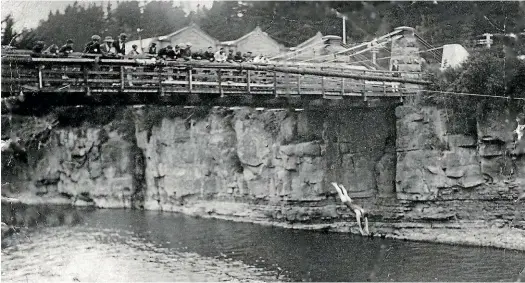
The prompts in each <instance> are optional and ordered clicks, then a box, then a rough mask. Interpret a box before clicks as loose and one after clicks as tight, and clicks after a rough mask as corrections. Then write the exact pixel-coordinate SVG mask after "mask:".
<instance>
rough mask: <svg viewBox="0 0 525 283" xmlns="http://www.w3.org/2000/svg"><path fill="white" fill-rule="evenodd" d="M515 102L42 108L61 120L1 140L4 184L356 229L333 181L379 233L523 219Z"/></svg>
mask: <svg viewBox="0 0 525 283" xmlns="http://www.w3.org/2000/svg"><path fill="white" fill-rule="evenodd" d="M480 107H481V106H480ZM108 113H110V114H108ZM515 115H516V113H510V112H509V111H507V112H504V111H503V112H502V111H501V108H498V109H489V108H486V107H485V108H483V109H481V110H480V111H478V114H475V115H473V117H471V118H470V119H465V126H459V127H458V126H457V125H456V124H458V122H457V121H456V122H451V119H452V120H453V119H456V118H458V117H457V116H454V113H452V114H451V113H449V112H447V110H446V109H440V108H438V107H432V106H425V107H422V106H418V107H416V106H398V107H397V108H362V109H357V108H356V109H350V110H348V111H344V112H333V111H329V110H317V111H316V110H307V111H271V110H266V111H256V110H254V109H248V108H242V109H236V110H229V109H217V108H215V109H184V108H174V107H165V106H157V107H142V108H117V109H109V110H108V109H96V110H95V109H83V110H78V109H77V110H71V109H69V110H67V111H63V112H61V113H59V114H53V115H48V116H47V117H46V119H47V120H50V121H54V120H57V121H58V122H56V121H55V123H54V124H53V123H51V122H50V123H48V124H49V125H54V126H49V125H48V126H47V127H43V128H44V129H46V130H45V133H46V134H45V135H38V141H39V142H38V143H36V142H33V143H26V144H25V146H26V150H27V153H28V159H27V161H22V160H20V159H17V158H15V157H14V155H13V154H10V153H9V152H7V151H6V152H3V153H2V181H3V184H2V194H3V195H7V196H10V197H18V198H20V199H23V200H24V201H25V202H53V203H72V204H75V205H88V206H96V207H125V208H131V207H135V208H141V207H144V208H145V209H152V210H166V211H180V212H184V213H190V214H197V215H201V216H211V217H220V218H226V219H231V220H240V221H252V222H259V223H270V224H274V225H281V226H294V227H301V228H311V229H332V230H338V231H352V232H356V231H357V228H356V227H355V223H354V222H355V221H353V220H352V217H353V216H352V215H351V213H350V211H349V210H348V209H347V208H346V207H343V206H341V205H340V203H339V200H338V199H337V198H336V197H337V195H336V193H335V191H334V190H333V188H332V187H331V186H330V182H333V181H337V182H339V183H342V184H344V185H345V187H346V188H347V189H348V190H349V194H350V196H351V197H353V198H354V199H355V200H356V201H357V202H358V203H360V204H361V205H362V206H364V207H365V208H366V209H368V210H370V212H371V231H372V232H375V233H381V234H387V235H389V236H396V237H407V238H417V239H428V240H435V241H440V238H436V236H435V235H436V234H437V232H434V230H432V229H433V228H442V229H457V228H465V227H466V228H473V227H477V228H479V229H491V227H500V228H501V227H507V228H508V227H510V226H512V227H515V228H514V229H523V228H524V222H525V221H524V215H523V206H520V204H519V203H514V201H513V200H514V199H516V198H517V194H518V193H519V192H520V190H522V188H523V187H525V157H524V154H523V152H520V150H519V148H520V146H521V147H523V145H520V144H519V143H518V145H517V146H515V145H514V142H513V136H512V131H513V130H514V129H515V124H514V123H513V122H514V119H515ZM9 121H10V122H7V120H6V119H3V128H4V132H3V134H4V133H6V129H7V130H8V131H10V132H12V135H18V136H19V137H20V136H21V137H22V139H23V140H36V139H37V137H36V136H37V135H35V134H32V137H31V136H27V137H24V134H23V133H21V132H20V129H24V128H25V129H26V131H27V130H28V128H30V129H29V130H30V131H29V132H31V131H32V132H35V130H34V129H35V128H37V127H36V126H34V125H31V126H28V125H29V124H28V118H25V119H22V118H19V117H18V118H17V119H12V120H9ZM32 121H34V120H32ZM39 121H45V119H39ZM459 124H462V123H459ZM20 125H24V126H20ZM39 132H41V131H39ZM4 136H5V135H4ZM42 136H44V137H45V138H42ZM523 142H524V141H521V143H523ZM4 180H5V181H4ZM441 231H442V230H441ZM520 231H521V233H522V232H523V231H522V230H520ZM410 233H412V234H413V235H415V234H417V235H419V236H417V237H411V236H410V235H411V234H410ZM418 233H419V234H418ZM513 233H514V232H513ZM458 237H463V236H458ZM521 239H524V238H523V237H522V238H521ZM441 241H445V242H446V241H453V240H450V239H443V238H442V239H441ZM456 242H458V241H456ZM466 242H468V243H478V242H479V243H478V244H487V245H497V244H495V243H492V242H490V243H487V242H486V241H485V242H483V241H482V240H479V239H473V240H470V241H468V240H467V241H466ZM523 242H525V241H523ZM503 246H506V247H511V246H512V245H510V246H509V245H506V244H505V245H503ZM518 248H524V247H521V246H518Z"/></svg>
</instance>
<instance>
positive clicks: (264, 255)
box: [2, 210, 525, 281]
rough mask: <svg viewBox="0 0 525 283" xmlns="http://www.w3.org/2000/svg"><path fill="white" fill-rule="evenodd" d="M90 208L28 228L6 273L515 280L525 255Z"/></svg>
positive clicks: (7, 258)
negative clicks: (79, 218) (71, 221)
mask: <svg viewBox="0 0 525 283" xmlns="http://www.w3.org/2000/svg"><path fill="white" fill-rule="evenodd" d="M82 215H83V217H84V219H83V223H82V225H80V226H75V227H68V226H60V227H54V228H50V227H48V228H39V229H37V230H35V231H32V232H29V234H28V239H30V240H25V239H24V238H23V237H21V236H18V241H19V243H18V244H14V245H12V246H10V247H9V248H6V249H3V250H2V259H3V260H2V280H4V279H12V280H18V279H22V278H23V277H24V276H28V277H30V278H32V279H35V280H38V281H41V280H42V279H47V280H60V279H64V280H68V281H70V280H72V279H71V278H78V279H79V280H82V279H83V280H82V281H84V280H86V279H91V280H104V281H113V280H118V281H220V280H228V281H231V280H238V281H245V280H248V281H251V280H263V281H274V280H277V278H278V279H279V280H284V281H367V280H369V279H372V280H377V281H511V280H513V279H514V280H515V278H516V276H517V274H518V273H519V272H520V271H521V270H522V269H523V265H524V264H525V254H524V253H522V252H516V251H504V250H495V249H488V248H470V247H458V246H446V245H433V244H425V243H413V242H400V241H393V240H385V239H367V238H361V237H358V236H354V235H348V234H336V233H320V232H311V231H294V230H287V229H281V228H276V227H264V226H259V225H253V224H245V223H234V222H227V221H221V220H213V219H198V218H192V217H187V216H184V215H179V214H173V213H161V212H143V211H129V210H127V211H126V210H97V211H83V212H82ZM48 255H52V258H54V261H53V260H50V259H49V258H46V256H48ZM57 258H58V259H57ZM60 264H61V265H62V268H58V269H57V268H55V266H60ZM64 266H65V267H67V268H64ZM90 266H94V267H90ZM93 273H94V274H96V275H97V277H96V278H94V277H93V276H94V275H92V274H93ZM90 276H91V277H90ZM56 278H58V279H56ZM65 278H67V279H65Z"/></svg>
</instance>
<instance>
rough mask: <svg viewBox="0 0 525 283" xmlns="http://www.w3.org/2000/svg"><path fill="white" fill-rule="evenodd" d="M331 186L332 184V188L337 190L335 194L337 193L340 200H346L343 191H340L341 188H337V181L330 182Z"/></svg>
mask: <svg viewBox="0 0 525 283" xmlns="http://www.w3.org/2000/svg"><path fill="white" fill-rule="evenodd" d="M332 186H334V188H335V189H336V190H337V194H338V195H339V198H340V199H341V201H342V202H345V201H346V198H345V195H344V194H343V192H342V191H341V188H339V186H338V185H337V183H332Z"/></svg>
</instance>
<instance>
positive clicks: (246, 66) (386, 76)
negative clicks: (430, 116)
mask: <svg viewBox="0 0 525 283" xmlns="http://www.w3.org/2000/svg"><path fill="white" fill-rule="evenodd" d="M11 62H16V63H19V64H36V63H39V64H53V65H55V64H64V65H65V64H76V65H84V64H87V65H89V64H93V63H95V62H97V63H98V64H99V65H124V66H144V65H152V66H167V67H180V68H188V67H192V68H208V69H224V70H228V69H230V70H251V71H268V72H280V73H289V74H299V75H315V76H326V77H337V78H348V79H358V80H360V79H363V80H368V81H387V82H400V83H411V84H418V85H428V84H430V82H429V81H425V80H419V79H409V78H403V77H393V76H392V74H394V73H395V72H385V71H374V70H352V69H347V71H348V72H341V71H337V68H334V67H332V68H330V67H327V68H328V69H333V70H334V71H332V70H321V68H322V66H319V68H318V69H317V68H299V67H300V66H299V65H297V66H292V64H290V65H287V66H285V67H281V66H279V65H261V64H251V63H240V64H239V63H231V64H222V63H211V62H203V61H191V62H179V61H163V62H158V61H155V60H149V61H146V60H140V59H99V60H97V59H88V58H31V57H27V58H20V57H9V56H8V57H2V63H3V64H6V63H11ZM401 73H406V72H401ZM370 74H371V75H370ZM407 74H408V73H407ZM411 74H414V73H411ZM415 74H418V73H415Z"/></svg>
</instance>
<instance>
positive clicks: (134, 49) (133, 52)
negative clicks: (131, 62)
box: [128, 44, 140, 57]
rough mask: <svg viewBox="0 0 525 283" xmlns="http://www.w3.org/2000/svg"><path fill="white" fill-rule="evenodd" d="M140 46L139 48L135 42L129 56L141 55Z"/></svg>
mask: <svg viewBox="0 0 525 283" xmlns="http://www.w3.org/2000/svg"><path fill="white" fill-rule="evenodd" d="M138 48H139V47H138V45H136V44H133V45H132V46H131V51H130V52H129V53H128V56H131V57H134V56H137V55H139V54H140V53H139V50H138Z"/></svg>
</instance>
